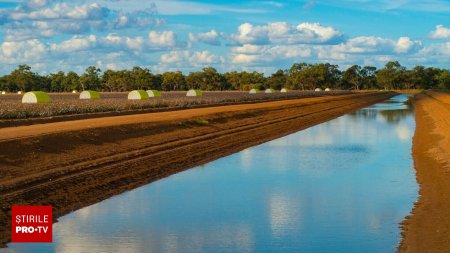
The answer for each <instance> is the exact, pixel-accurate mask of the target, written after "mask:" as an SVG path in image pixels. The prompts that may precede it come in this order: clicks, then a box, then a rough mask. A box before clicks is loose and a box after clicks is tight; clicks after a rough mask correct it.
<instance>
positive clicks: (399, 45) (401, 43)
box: [328, 36, 422, 54]
mask: <svg viewBox="0 0 450 253" xmlns="http://www.w3.org/2000/svg"><path fill="white" fill-rule="evenodd" d="M421 46H422V43H421V42H420V41H413V40H412V39H411V38H409V37H400V38H399V39H398V40H391V39H386V38H381V37H374V36H362V37H356V38H351V39H349V40H347V41H346V42H344V43H341V44H339V45H335V46H330V47H328V49H329V50H332V51H335V52H340V53H349V54H396V53H408V52H411V51H412V50H418V49H419V48H420V47H421Z"/></svg>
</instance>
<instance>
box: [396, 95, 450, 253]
mask: <svg viewBox="0 0 450 253" xmlns="http://www.w3.org/2000/svg"><path fill="white" fill-rule="evenodd" d="M414 105H415V108H416V132H415V134H414V139H413V157H414V167H415V168H416V174H417V181H418V183H419V185H420V191H419V194H420V197H419V201H418V202H417V203H416V205H415V207H414V210H413V214H412V215H411V216H409V217H408V218H407V219H406V221H405V222H404V224H403V230H404V231H403V236H404V239H403V241H402V243H401V245H400V248H399V251H400V252H427V253H432V252H436V253H438V252H439V253H441V252H450V95H449V94H444V93H438V92H431V91H428V92H425V93H421V94H418V95H416V96H415V100H414Z"/></svg>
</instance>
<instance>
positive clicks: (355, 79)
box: [342, 65, 363, 90]
mask: <svg viewBox="0 0 450 253" xmlns="http://www.w3.org/2000/svg"><path fill="white" fill-rule="evenodd" d="M362 83H363V74H362V68H361V66H358V65H353V66H351V67H349V68H348V69H347V70H346V71H344V73H343V74H342V88H344V89H348V88H352V89H354V90H359V89H360V88H361V85H362Z"/></svg>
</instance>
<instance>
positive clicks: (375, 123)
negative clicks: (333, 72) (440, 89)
mask: <svg viewBox="0 0 450 253" xmlns="http://www.w3.org/2000/svg"><path fill="white" fill-rule="evenodd" d="M406 99H407V97H406V96H404V95H400V96H397V97H394V98H392V99H390V100H387V101H385V102H382V103H378V104H376V105H373V106H370V107H367V108H364V109H362V110H359V111H356V112H354V113H350V114H347V115H345V116H342V117H339V118H337V119H334V120H332V121H329V122H326V123H323V124H320V125H317V126H314V127H311V128H309V129H306V130H304V131H300V132H297V133H295V134H291V135H289V136H286V137H283V138H280V139H277V140H274V141H270V142H267V143H264V144H262V145H259V146H255V147H251V148H248V149H245V150H243V151H241V152H239V153H236V154H233V155H230V156H228V157H224V158H222V159H219V160H216V161H214V162H211V163H208V164H205V165H203V166H199V167H196V168H194V169H191V170H187V171H185V172H182V173H179V174H176V175H173V176H171V177H168V178H165V179H163V180H159V181H157V182H154V183H151V184H149V185H146V186H143V187H140V188H138V189H135V190H132V191H129V192H126V193H124V194H121V195H119V196H116V197H113V198H111V199H108V200H105V201H103V202H100V203H97V204H95V205H92V206H89V207H86V208H83V209H81V210H78V211H76V212H73V213H71V214H69V215H66V216H64V217H61V218H60V219H59V222H58V223H56V224H54V225H53V230H54V235H53V238H54V243H53V244H9V249H6V250H0V252H66V253H71V252H183V253H185V252H346V253H349V252H358V253H359V252H383V253H385V252H395V250H396V247H397V246H398V244H399V242H400V239H401V237H400V228H399V223H400V222H401V221H402V220H403V219H404V218H405V216H407V215H408V214H409V213H410V210H411V209H412V207H413V203H414V201H415V200H416V199H417V197H418V193H417V192H418V186H417V183H416V180H415V174H414V169H413V161H412V157H411V145H412V144H411V143H412V135H413V133H414V127H415V123H414V115H413V111H412V110H411V109H410V108H409V107H408V106H407V105H405V104H404V103H403V102H404V101H405V100H406Z"/></svg>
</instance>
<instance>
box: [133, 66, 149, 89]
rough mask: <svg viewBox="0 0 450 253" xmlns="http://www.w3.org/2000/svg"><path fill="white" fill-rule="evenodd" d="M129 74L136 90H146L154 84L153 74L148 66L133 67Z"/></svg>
mask: <svg viewBox="0 0 450 253" xmlns="http://www.w3.org/2000/svg"><path fill="white" fill-rule="evenodd" d="M130 75H131V78H132V80H133V84H134V86H135V88H136V89H138V90H146V89H149V88H150V87H151V86H153V85H154V84H153V83H152V81H154V80H153V75H152V73H151V72H150V70H149V69H148V68H144V69H143V68H141V67H133V69H132V70H131V73H130Z"/></svg>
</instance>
